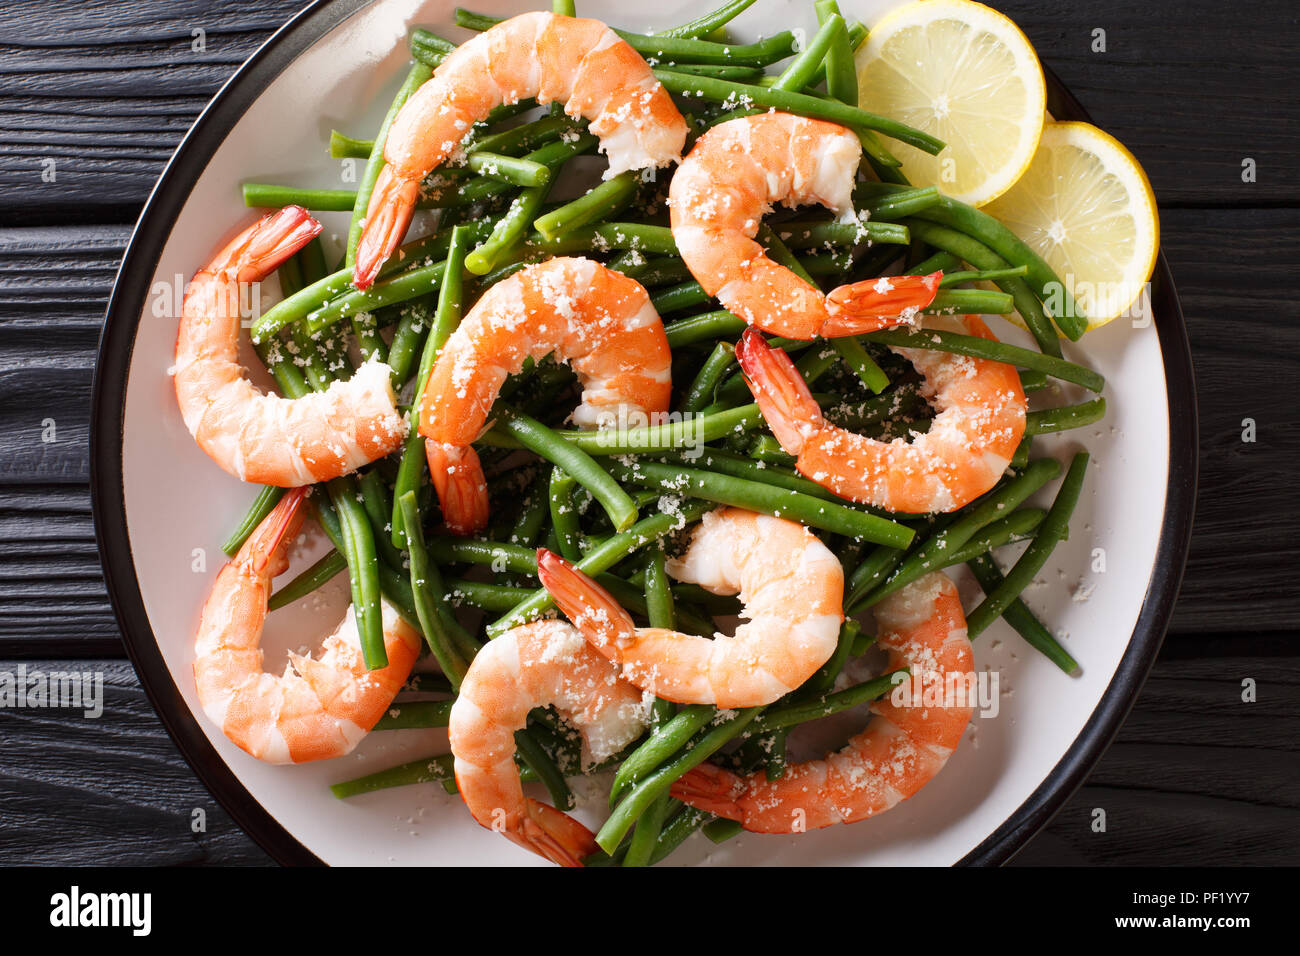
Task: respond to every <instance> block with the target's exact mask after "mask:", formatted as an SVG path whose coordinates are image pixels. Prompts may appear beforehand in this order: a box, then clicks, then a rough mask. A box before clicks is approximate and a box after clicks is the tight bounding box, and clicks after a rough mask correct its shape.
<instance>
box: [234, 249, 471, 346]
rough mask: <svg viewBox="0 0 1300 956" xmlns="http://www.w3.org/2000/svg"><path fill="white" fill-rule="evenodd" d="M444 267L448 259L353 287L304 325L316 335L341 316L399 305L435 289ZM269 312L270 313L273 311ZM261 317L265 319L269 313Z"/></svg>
mask: <svg viewBox="0 0 1300 956" xmlns="http://www.w3.org/2000/svg"><path fill="white" fill-rule="evenodd" d="M445 270H446V263H445V262H436V263H434V264H433V265H430V266H421V267H420V268H417V269H411V270H409V271H407V272H403V273H401V274H400V275H398V276H395V277H394V278H392V279H388V280H386V281H383V282H376V283H375V284H374V285H372V286H371V287H370V288H368V289H366V290H365V291H361V290H360V289H355V288H354V289H352V290H351V291H349V292H345V293H344V294H343V295H340V296H337V297H336V298H333V299H330V300H329V301H328V302H326V303H325V304H324V305H322V306H320V308H318V309H316V310H315V311H313V312H310V313H308V314H307V316H306V317H305V318H304V319H303V327H304V328H306V330H307V331H308V332H309V333H310V334H312V335H317V334H319V333H321V332H323V331H325V330H326V329H328V328H329V327H330V326H332V325H334V324H335V323H336V322H338V321H339V320H340V319H343V318H347V317H353V316H356V315H358V314H361V313H370V312H372V311H374V310H375V309H379V308H382V307H383V306H386V305H396V304H398V303H400V302H408V301H410V300H411V299H415V298H418V297H420V296H424V295H428V294H430V293H431V292H434V291H436V290H437V288H438V286H439V285H440V284H441V283H442V279H443V274H444V272H445ZM309 289H310V287H309V288H308V289H304V290H303V291H304V292H307V291H309ZM286 301H288V300H286ZM267 315H270V312H268V313H267ZM262 318H263V319H264V320H265V319H266V316H265V315H264V316H263V317H262ZM255 328H256V327H255Z"/></svg>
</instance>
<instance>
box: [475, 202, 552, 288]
mask: <svg viewBox="0 0 1300 956" xmlns="http://www.w3.org/2000/svg"><path fill="white" fill-rule="evenodd" d="M550 188H551V187H550V186H539V187H537V188H535V189H525V190H523V191H522V192H520V193H519V195H518V196H516V197H515V198H514V200H513V201H512V202H511V203H510V208H509V209H508V210H507V211H506V213H505V215H503V216H502V217H501V218H500V219H498V220H497V224H496V227H495V228H494V229H493V230H492V235H490V236H489V237H488V238H487V239H486V240H484V242H483V244H482V245H480V246H479V247H478V248H477V249H475V250H474V251H473V252H471V253H470V254H469V255H468V256H466V257H465V268H466V269H468V270H469V271H470V272H472V273H474V274H475V275H478V276H483V275H487V274H488V273H489V272H491V271H492V270H493V269H495V268H496V267H497V266H498V265H499V264H500V263H501V262H502V261H503V260H505V259H507V258H509V257H511V256H512V255H513V254H514V252H515V250H516V248H517V247H518V246H519V244H520V242H521V241H522V239H523V238H524V235H525V234H526V233H527V232H528V226H529V224H530V223H531V222H532V221H533V217H534V216H536V215H537V211H538V210H539V209H541V207H542V203H543V202H545V201H546V194H547V193H548V192H550Z"/></svg>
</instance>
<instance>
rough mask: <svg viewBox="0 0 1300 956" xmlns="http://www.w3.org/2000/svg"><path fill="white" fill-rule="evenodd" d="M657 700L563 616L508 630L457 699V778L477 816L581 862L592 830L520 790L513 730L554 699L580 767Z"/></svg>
mask: <svg viewBox="0 0 1300 956" xmlns="http://www.w3.org/2000/svg"><path fill="white" fill-rule="evenodd" d="M651 703H652V700H651V699H650V698H648V697H646V696H645V695H643V694H642V692H641V691H639V690H637V689H636V688H635V687H633V686H632V685H631V684H629V683H627V682H626V681H624V680H620V679H619V676H618V669H617V668H615V667H613V666H612V665H610V663H609V662H608V661H606V660H605V659H604V658H603V657H601V656H600V655H599V654H597V653H596V652H595V651H594V650H592V649H591V648H590V647H589V646H588V645H587V643H586V642H585V641H584V640H583V639H582V637H581V635H579V634H578V632H577V631H575V630H574V629H573V628H571V627H570V626H569V625H567V624H565V623H564V622H563V621H535V622H533V623H532V624H524V625H522V626H520V627H516V628H514V629H513V630H510V631H507V632H506V633H505V634H502V635H501V636H500V637H498V638H497V639H496V640H494V641H491V642H489V643H488V645H487V646H486V647H484V648H483V650H481V651H479V652H478V655H477V656H476V657H475V658H474V662H473V663H472V664H471V665H470V667H469V670H468V671H467V672H466V674H465V679H464V681H463V682H462V683H461V687H460V695H459V696H458V697H457V698H456V702H455V703H454V704H452V707H451V722H450V724H449V725H448V734H449V736H450V739H451V752H452V754H453V755H454V756H455V758H456V759H455V769H456V786H457V787H458V789H459V790H460V794H461V796H462V797H463V798H464V800H465V805H466V806H467V807H469V811H470V813H471V814H473V816H474V819H475V820H477V821H478V822H479V823H481V824H482V825H483V826H485V827H487V828H488V829H490V830H496V831H498V832H500V833H504V834H505V835H506V836H507V837H509V838H510V839H511V840H512V841H514V842H515V843H517V844H519V845H520V846H522V847H524V848H525V849H528V850H532V851H533V852H534V853H537V854H539V855H541V856H544V857H545V858H546V859H548V860H550V861H551V862H552V863H558V864H560V865H561V866H580V865H581V860H582V858H583V857H584V856H588V855H590V854H591V853H594V852H595V851H596V849H597V846H596V840H595V837H594V836H593V835H592V834H591V831H589V830H588V829H587V828H586V827H584V826H583V825H582V824H581V823H578V822H577V821H576V820H574V819H572V818H571V817H569V816H568V815H567V814H565V813H563V812H561V811H559V810H556V809H554V808H553V807H548V806H546V805H545V804H542V803H538V802H537V801H536V800H533V799H531V798H526V797H525V796H524V792H523V787H522V786H521V784H520V782H519V768H518V767H517V766H516V765H515V761H514V754H515V739H514V734H515V731H517V730H522V729H523V728H524V725H525V724H526V723H527V722H528V712H529V711H530V710H532V709H533V708H534V707H546V706H548V705H549V706H553V707H555V709H556V710H557V711H558V712H559V714H560V716H561V717H563V718H565V719H566V720H568V721H569V722H570V723H571V724H573V726H574V727H575V728H576V729H577V731H578V733H579V734H580V735H581V737H582V760H583V765H584V767H589V766H592V765H594V764H596V763H599V762H601V761H603V760H606V759H607V758H609V757H612V756H613V755H614V754H616V753H618V752H619V751H620V750H622V749H623V748H624V747H626V746H627V745H628V744H630V743H631V742H632V741H633V740H635V739H636V738H637V737H638V736H640V734H641V732H642V731H643V730H644V729H645V727H646V724H647V723H648V721H649V718H650V705H651Z"/></svg>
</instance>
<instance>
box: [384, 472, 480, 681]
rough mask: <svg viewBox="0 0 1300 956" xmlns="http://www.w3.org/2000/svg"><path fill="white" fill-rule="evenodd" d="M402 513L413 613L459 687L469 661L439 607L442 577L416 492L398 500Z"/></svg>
mask: <svg viewBox="0 0 1300 956" xmlns="http://www.w3.org/2000/svg"><path fill="white" fill-rule="evenodd" d="M397 506H398V508H399V509H400V510H401V513H402V522H403V528H404V531H405V537H406V553H407V555H408V556H409V557H410V562H411V595H412V597H413V598H414V601H415V613H416V615H417V616H418V617H419V619H420V629H421V630H422V631H423V632H424V636H425V640H426V641H427V643H428V645H429V650H431V651H433V656H434V657H435V658H437V660H438V666H439V667H440V668H441V669H442V672H443V673H444V674H445V675H447V679H448V680H450V681H451V686H452V690H456V691H458V690H460V682H461V681H462V680H463V679H464V677H465V672H466V671H467V670H468V669H469V663H468V661H466V660H465V658H464V657H463V656H462V655H461V654H460V653H459V651H458V650H457V648H456V647H455V642H454V638H453V636H452V635H451V633H450V632H449V631H448V630H447V628H446V627H445V626H444V620H445V619H444V617H443V615H442V614H441V613H440V611H439V607H440V606H441V605H442V604H443V602H444V601H445V594H444V591H443V583H442V577H441V575H440V574H439V573H438V567H437V565H436V564H434V563H433V562H431V561H430V560H429V553H428V551H427V550H426V548H425V545H424V529H423V528H422V527H421V522H420V509H419V506H418V505H417V504H416V502H415V492H414V491H407V492H405V493H404V494H403V495H402V497H401V498H399V499H398V501H397Z"/></svg>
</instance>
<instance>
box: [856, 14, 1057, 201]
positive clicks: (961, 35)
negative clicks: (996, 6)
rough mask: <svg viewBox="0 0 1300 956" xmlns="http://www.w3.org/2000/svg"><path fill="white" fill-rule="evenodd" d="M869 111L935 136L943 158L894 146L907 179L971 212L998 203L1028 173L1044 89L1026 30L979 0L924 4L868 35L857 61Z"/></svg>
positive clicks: (1040, 125) (1039, 127)
mask: <svg viewBox="0 0 1300 956" xmlns="http://www.w3.org/2000/svg"><path fill="white" fill-rule="evenodd" d="M856 63H857V68H858V87H859V91H860V93H859V96H860V101H861V104H862V106H863V108H864V109H868V110H871V111H872V112H875V113H881V114H883V115H885V116H889V117H891V118H893V119H897V120H900V121H902V122H904V123H907V124H909V125H911V126H914V127H916V128H917V129H921V130H924V131H925V132H927V133H931V134H932V135H934V136H937V137H939V138H940V139H941V140H943V141H944V142H945V143H947V144H948V145H947V147H946V148H945V149H944V150H943V151H942V152H940V153H939V155H938V156H930V155H928V154H926V153H924V152H922V151H921V150H919V149H916V148H914V147H911V146H907V145H905V144H902V143H894V142H891V143H890V144H889V148H890V150H891V151H892V152H893V153H894V155H895V156H897V157H898V159H899V160H901V161H902V164H903V173H904V174H905V175H906V176H907V178H908V179H909V180H910V181H911V182H912V183H914V184H915V185H918V186H931V185H933V186H938V187H939V189H940V190H941V191H942V192H943V193H945V194H946V195H948V196H951V197H952V198H954V199H960V200H961V201H962V202H966V203H970V204H971V205H972V206H982V205H983V204H985V203H987V202H990V201H992V200H993V199H996V198H997V197H998V196H1000V195H1002V193H1004V192H1006V191H1007V190H1008V189H1009V188H1011V185H1012V184H1013V183H1014V182H1015V181H1016V180H1017V179H1019V178H1020V175H1021V173H1023V172H1024V171H1025V169H1026V168H1027V167H1028V166H1029V163H1030V161H1031V160H1032V159H1033V157H1034V150H1035V149H1036V148H1037V146H1038V139H1039V136H1040V135H1041V133H1042V129H1043V115H1044V112H1045V110H1046V105H1047V85H1046V83H1045V82H1044V80H1043V69H1042V66H1040V65H1039V62H1038V55H1037V54H1036V53H1034V48H1033V46H1032V45H1030V43H1029V40H1028V39H1026V38H1025V35H1024V34H1023V33H1021V32H1020V28H1019V27H1017V26H1016V25H1015V24H1014V23H1012V22H1011V21H1010V20H1009V19H1007V18H1006V17H1005V16H1003V15H1002V14H1001V13H998V12H997V11H996V10H992V9H990V8H989V7H986V6H984V4H982V3H975V2H973V0H922V2H918V3H911V4H908V5H907V6H903V7H899V8H898V9H897V10H894V11H892V12H891V13H889V14H887V15H886V16H885V17H884V18H882V19H881V21H880V22H879V23H878V24H876V25H875V26H874V27H872V28H871V32H870V33H869V34H868V36H867V42H866V43H864V44H863V45H862V47H861V49H859V51H858V54H857V58H856Z"/></svg>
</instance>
